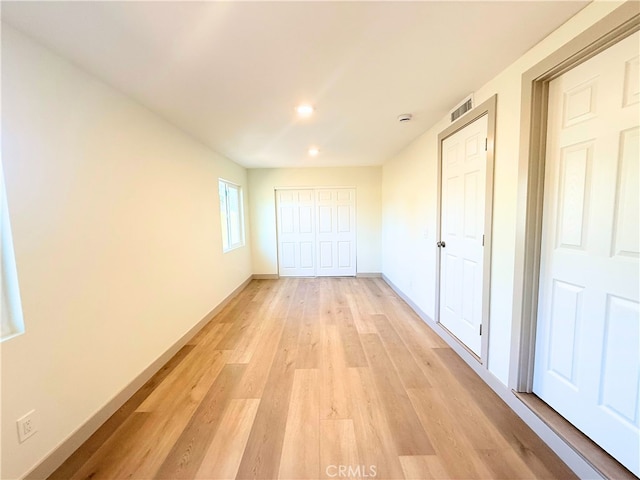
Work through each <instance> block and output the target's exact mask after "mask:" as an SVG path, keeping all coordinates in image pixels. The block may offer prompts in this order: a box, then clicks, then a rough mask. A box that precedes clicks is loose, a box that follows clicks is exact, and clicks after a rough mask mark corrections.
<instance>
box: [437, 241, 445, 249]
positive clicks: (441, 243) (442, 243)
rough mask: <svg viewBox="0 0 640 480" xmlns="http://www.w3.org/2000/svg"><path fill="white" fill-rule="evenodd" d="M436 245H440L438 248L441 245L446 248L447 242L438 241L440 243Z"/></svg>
mask: <svg viewBox="0 0 640 480" xmlns="http://www.w3.org/2000/svg"><path fill="white" fill-rule="evenodd" d="M436 245H437V246H438V248H440V247H442V248H444V247H446V246H447V244H446V243H444V242H438V243H436Z"/></svg>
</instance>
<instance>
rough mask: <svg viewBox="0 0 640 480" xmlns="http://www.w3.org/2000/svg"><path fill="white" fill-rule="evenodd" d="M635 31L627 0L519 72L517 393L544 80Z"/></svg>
mask: <svg viewBox="0 0 640 480" xmlns="http://www.w3.org/2000/svg"><path fill="white" fill-rule="evenodd" d="M638 30H640V14H638V7H637V2H634V1H630V2H626V3H624V4H622V5H621V6H620V7H618V8H617V9H615V10H614V11H613V12H612V13H610V14H609V15H608V16H606V17H604V18H603V19H602V20H600V21H599V22H597V23H595V24H594V25H593V26H592V27H590V28H589V29H587V30H586V31H584V32H583V33H582V34H580V35H578V36H577V37H576V38H574V39H573V40H571V41H570V42H569V43H567V44H566V45H564V46H563V47H561V48H560V49H558V50H556V51H555V52H553V53H552V54H550V55H549V56H548V57H547V58H545V59H544V60H542V61H541V62H540V63H538V64H537V65H535V66H534V67H532V68H531V69H529V70H528V71H527V72H525V73H524V74H523V76H522V96H521V120H520V156H519V158H520V163H519V167H518V168H519V172H518V205H517V215H516V218H517V225H516V256H515V271H514V290H513V319H514V321H513V324H512V333H511V357H510V371H509V385H508V386H509V388H511V389H513V390H515V391H517V392H527V393H531V392H532V387H533V367H534V354H535V332H536V327H537V315H538V285H539V278H540V245H541V240H542V202H543V199H544V166H545V150H546V133H547V128H546V120H547V100H548V85H549V82H550V81H551V80H553V79H554V78H557V77H558V76H560V75H561V74H563V73H564V72H566V71H567V70H570V69H571V68H573V67H575V66H577V65H579V64H581V63H583V62H585V61H586V60H588V59H590V58H591V57H593V56H595V55H597V54H598V53H600V52H601V51H603V50H606V49H607V48H608V47H609V46H611V45H613V44H614V43H617V42H618V41H620V40H622V39H623V38H625V37H627V36H629V35H631V34H632V33H634V32H636V31H638Z"/></svg>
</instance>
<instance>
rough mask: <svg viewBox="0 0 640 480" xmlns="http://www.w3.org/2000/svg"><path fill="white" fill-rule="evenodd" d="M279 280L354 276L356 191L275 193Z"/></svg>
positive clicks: (329, 189) (278, 191) (281, 191)
mask: <svg viewBox="0 0 640 480" xmlns="http://www.w3.org/2000/svg"><path fill="white" fill-rule="evenodd" d="M276 210H277V231H278V268H279V274H280V276H283V277H287V276H289V277H313V276H355V275H356V220H355V219H356V190H355V189H354V188H321V189H301V190H289V189H286V190H276Z"/></svg>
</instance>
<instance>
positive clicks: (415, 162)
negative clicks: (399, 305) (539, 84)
mask: <svg viewBox="0 0 640 480" xmlns="http://www.w3.org/2000/svg"><path fill="white" fill-rule="evenodd" d="M619 5H620V3H617V2H607V1H599V2H595V3H592V4H589V5H588V6H587V7H586V8H584V9H583V10H582V11H580V12H579V13H578V14H577V15H576V16H575V17H573V18H572V19H570V20H569V21H568V22H566V23H565V24H564V25H562V26H561V27H560V28H559V29H558V30H556V31H555V32H553V33H552V34H551V35H549V36H548V37H547V38H546V39H544V40H543V41H542V42H540V43H539V44H538V45H536V46H535V47H534V48H532V49H531V50H530V51H529V52H527V53H526V54H525V55H523V56H522V57H521V58H520V59H518V60H517V61H516V62H515V63H513V64H512V65H511V66H509V67H508V68H507V69H505V70H504V71H503V72H502V73H500V74H499V75H498V76H497V77H496V78H494V79H493V80H491V81H490V82H488V83H487V84H486V85H484V86H482V87H479V88H478V90H477V91H476V92H475V101H476V104H480V103H482V102H484V101H485V100H487V99H488V98H490V97H491V96H492V95H494V94H498V109H497V125H496V144H495V176H494V211H493V252H492V262H491V304H490V308H491V313H490V331H489V362H488V368H489V370H490V372H491V373H493V374H494V375H495V376H496V377H497V378H498V379H499V380H500V381H501V382H502V383H504V384H505V385H506V384H507V382H508V374H509V367H510V365H509V362H510V348H511V329H512V326H513V324H514V322H518V321H519V319H514V318H512V307H513V305H512V296H513V287H514V282H513V280H514V260H515V236H516V206H517V188H518V158H519V148H520V147H519V137H520V94H521V76H522V74H523V73H524V72H525V71H527V70H528V69H529V68H531V67H533V66H534V65H535V64H537V63H538V62H539V61H541V60H542V59H544V58H545V57H547V56H548V55H549V54H550V53H552V52H554V51H556V50H557V49H558V48H560V47H561V46H562V45H564V44H565V43H567V42H568V41H569V40H571V39H572V38H574V37H575V36H576V35H578V34H579V33H581V32H582V31H584V30H585V29H587V28H588V27H590V26H591V25H593V24H594V23H595V22H597V21H598V20H600V19H602V18H603V17H604V16H605V15H607V14H608V13H610V12H611V11H612V10H614V9H615V8H616V7H617V6H619ZM452 107H453V105H452ZM448 125H449V123H448V121H447V119H446V118H443V119H442V120H441V121H440V122H439V123H438V124H436V125H435V126H433V127H432V128H431V129H429V130H428V131H427V132H425V133H424V134H423V135H422V136H420V137H419V138H418V139H416V140H415V141H414V142H412V143H411V144H410V145H408V146H407V147H406V148H405V149H404V150H403V151H402V152H400V153H399V154H398V155H397V156H396V157H395V158H393V159H391V160H389V161H388V162H386V163H385V164H384V166H383V174H382V184H383V187H382V205H383V208H382V222H383V234H382V272H383V273H384V274H385V275H386V276H387V277H388V278H389V279H390V280H391V282H392V283H394V284H395V285H396V286H397V287H399V289H400V290H402V292H403V293H404V294H405V295H407V296H408V297H409V298H410V299H411V300H412V301H413V302H414V303H415V304H416V305H417V306H418V307H420V309H421V310H422V311H423V312H425V313H426V314H427V315H429V316H430V317H431V318H434V315H435V311H434V308H435V281H436V277H435V275H436V273H435V272H436V254H437V252H436V246H435V243H436V240H437V239H436V238H435V228H436V214H437V211H436V202H437V195H436V194H437V192H436V176H437V137H438V133H439V132H441V131H442V130H444V129H445V128H446V127H447V126H448ZM425 228H427V238H426V239H425V238H424V235H423V233H424V229H425Z"/></svg>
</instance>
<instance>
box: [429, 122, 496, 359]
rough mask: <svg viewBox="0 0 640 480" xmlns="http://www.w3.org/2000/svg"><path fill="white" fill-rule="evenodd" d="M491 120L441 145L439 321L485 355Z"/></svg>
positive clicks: (463, 130)
mask: <svg viewBox="0 0 640 480" xmlns="http://www.w3.org/2000/svg"><path fill="white" fill-rule="evenodd" d="M487 127H488V119H487V115H483V116H482V117H480V118H478V119H477V120H475V121H474V122H472V123H471V124H469V125H467V126H466V127H464V128H463V129H461V130H459V131H457V132H456V133H454V134H453V135H451V136H449V137H447V138H446V139H445V140H444V141H443V143H442V170H441V175H442V178H441V185H442V191H441V228H440V230H441V241H442V242H443V243H444V246H443V247H441V252H440V299H439V304H440V307H439V312H438V315H439V319H438V320H439V322H440V324H441V325H442V326H444V327H445V328H446V329H447V330H449V332H451V333H452V334H453V335H454V336H455V337H457V338H458V339H459V340H460V341H461V342H462V343H463V344H465V345H466V346H467V347H468V348H469V349H470V350H471V351H473V352H474V353H475V354H476V355H478V356H480V355H481V333H480V326H481V325H482V299H483V278H484V270H483V265H484V251H483V235H484V224H485V195H486V172H487V165H486V160H487V152H486V149H485V144H486V143H485V142H486V138H487Z"/></svg>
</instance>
